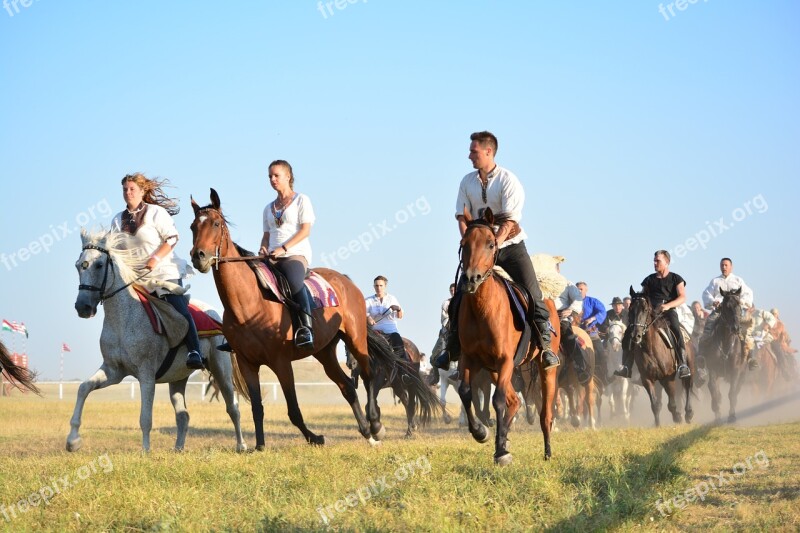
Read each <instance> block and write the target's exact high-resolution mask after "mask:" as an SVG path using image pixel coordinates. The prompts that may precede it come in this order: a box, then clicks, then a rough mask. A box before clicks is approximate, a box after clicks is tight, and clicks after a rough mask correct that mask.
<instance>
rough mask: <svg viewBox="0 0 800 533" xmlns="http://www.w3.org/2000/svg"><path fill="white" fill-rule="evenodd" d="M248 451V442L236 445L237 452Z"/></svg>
mask: <svg viewBox="0 0 800 533" xmlns="http://www.w3.org/2000/svg"><path fill="white" fill-rule="evenodd" d="M246 451H247V444H245V443H243V442H242V443H241V444H237V445H236V453H243V452H246Z"/></svg>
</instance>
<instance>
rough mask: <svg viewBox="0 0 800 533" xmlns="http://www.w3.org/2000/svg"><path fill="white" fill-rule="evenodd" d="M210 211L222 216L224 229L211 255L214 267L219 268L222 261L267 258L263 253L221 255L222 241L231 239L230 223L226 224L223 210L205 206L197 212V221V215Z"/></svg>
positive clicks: (221, 222)
mask: <svg viewBox="0 0 800 533" xmlns="http://www.w3.org/2000/svg"><path fill="white" fill-rule="evenodd" d="M209 211H213V212H214V213H216V214H217V215H218V216H219V218H220V220H221V221H220V228H221V229H222V230H221V231H220V234H219V239H217V243H216V245H215V246H214V255H212V256H211V258H210V261H212V262H213V263H214V268H215V269H216V270H219V265H220V263H234V262H237V261H256V260H258V261H260V260H262V259H266V257H265V256H263V255H254V256H248V257H221V256H220V250H221V248H222V242H223V241H225V240H229V239H230V233H228V225H227V224H225V217H224V216H223V215H222V212H221V211H220V210H219V209H215V208H213V207H204V208H202V209H198V210H197V213H196V214H195V222H197V217H199V216H200V215H201V214H202V213H207V212H209Z"/></svg>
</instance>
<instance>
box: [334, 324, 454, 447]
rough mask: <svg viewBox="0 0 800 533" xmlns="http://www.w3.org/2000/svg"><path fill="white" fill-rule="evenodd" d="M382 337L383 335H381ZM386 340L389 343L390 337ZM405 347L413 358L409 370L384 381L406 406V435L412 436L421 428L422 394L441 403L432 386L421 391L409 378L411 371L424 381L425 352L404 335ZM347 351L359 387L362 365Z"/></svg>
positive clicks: (431, 402)
mask: <svg viewBox="0 0 800 533" xmlns="http://www.w3.org/2000/svg"><path fill="white" fill-rule="evenodd" d="M381 337H383V336H382V335H381ZM384 339H385V337H384ZM385 340H386V342H387V344H388V339H385ZM403 348H405V352H406V353H407V354H408V357H409V358H410V359H411V365H410V367H409V371H408V372H395V373H394V375H392V376H389V380H387V381H386V382H385V383H384V388H388V387H391V389H392V393H393V394H394V396H396V397H397V398H398V399H399V400H400V403H402V404H403V407H405V408H406V419H407V420H408V428H407V429H406V437H412V436H413V435H414V432H415V431H416V430H417V429H418V428H419V424H418V423H417V420H416V418H417V417H416V414H417V400H418V399H419V396H420V394H422V395H424V398H422V400H423V401H424V403H426V404H430V405H435V404H437V403H439V400H438V399H437V397H436V394H434V393H433V391H431V389H430V388H428V387H425V390H424V391H420V390H419V388H418V387H416V386H415V385H416V383H417V381H416V380H410V379H409V373H411V374H412V375H414V376H416V377H417V379H418V380H419V381H423V382H424V380H423V379H422V377H421V376H420V374H419V367H420V362H421V361H422V357H423V355H424V354H422V352H420V351H419V348H417V345H416V344H414V343H413V342H411V340H409V339H407V338H405V337H403ZM385 349H389V350H391V346H387V347H385ZM345 352H346V354H347V366H349V367H350V368H351V369H352V372H351V374H350V376H351V377H352V378H353V380H354V383H355V384H356V387H358V378H359V377H360V376H361V367H359V366H358V365H357V362H356V361H355V359H354V358H353V355H352V354H351V353H350V350H349V349H347V347H345ZM351 361H352V362H351ZM354 363H355V364H354Z"/></svg>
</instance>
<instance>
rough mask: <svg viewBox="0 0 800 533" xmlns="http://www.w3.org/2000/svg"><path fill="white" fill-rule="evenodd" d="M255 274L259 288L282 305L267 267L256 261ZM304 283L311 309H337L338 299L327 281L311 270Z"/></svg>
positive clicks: (275, 283)
mask: <svg viewBox="0 0 800 533" xmlns="http://www.w3.org/2000/svg"><path fill="white" fill-rule="evenodd" d="M255 272H256V277H257V278H258V282H259V283H260V284H261V286H262V287H264V288H265V289H267V290H270V291H272V293H273V294H274V295H275V296H276V297H277V298H278V301H279V302H280V303H284V298H283V295H282V294H281V291H280V289H278V280H277V279H276V278H275V274H274V273H273V272H272V271H271V270H270V269H269V268H268V267H267V265H265V264H264V263H263V262H261V261H258V262H257V263H256V268H255ZM304 283H305V285H306V288H308V292H309V293H310V294H311V307H312V308H313V309H319V308H321V307H339V297H338V296H337V295H336V291H335V290H333V287H332V286H331V284H330V283H328V280H326V279H325V278H323V277H322V276H320V275H319V274H317V273H316V272H314V271H313V270H310V271H309V274H308V276H307V277H306V279H305V281H304Z"/></svg>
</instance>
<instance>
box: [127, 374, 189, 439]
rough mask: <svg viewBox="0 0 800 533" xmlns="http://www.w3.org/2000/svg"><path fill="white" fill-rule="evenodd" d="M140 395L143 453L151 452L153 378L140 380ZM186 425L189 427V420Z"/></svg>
mask: <svg viewBox="0 0 800 533" xmlns="http://www.w3.org/2000/svg"><path fill="white" fill-rule="evenodd" d="M139 393H140V394H141V396H142V404H141V406H140V408H139V427H140V428H142V451H145V452H149V451H150V431H151V430H152V429H153V401H154V399H155V396H156V382H155V380H154V379H153V378H149V379H139ZM187 416H188V415H187ZM186 424H187V427H188V424H189V422H188V420H187V422H186Z"/></svg>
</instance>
